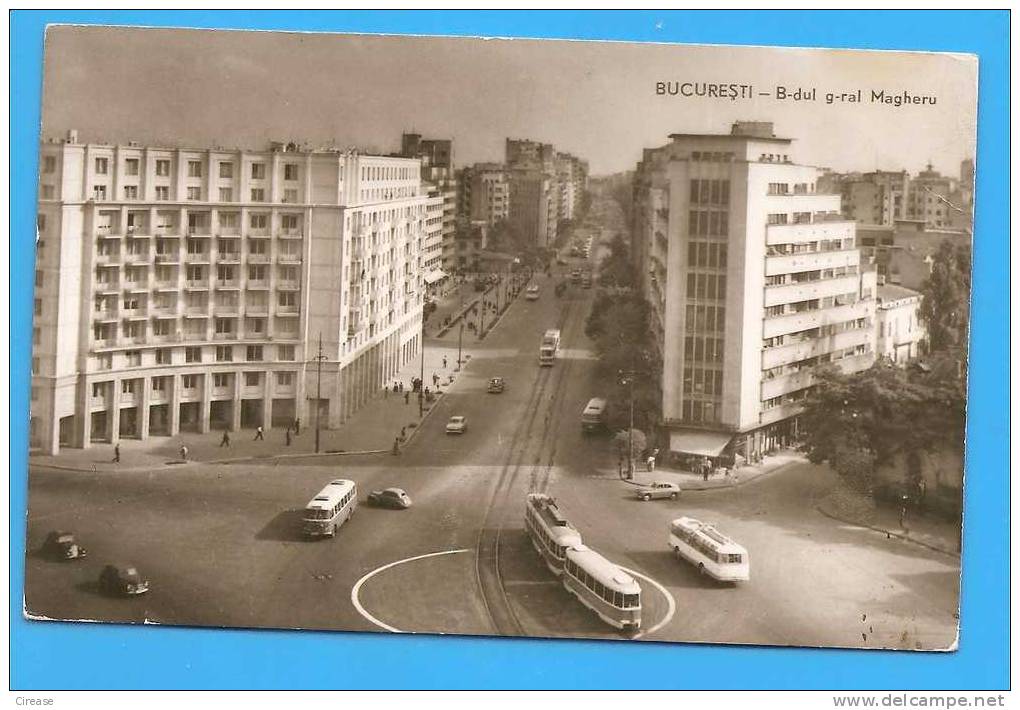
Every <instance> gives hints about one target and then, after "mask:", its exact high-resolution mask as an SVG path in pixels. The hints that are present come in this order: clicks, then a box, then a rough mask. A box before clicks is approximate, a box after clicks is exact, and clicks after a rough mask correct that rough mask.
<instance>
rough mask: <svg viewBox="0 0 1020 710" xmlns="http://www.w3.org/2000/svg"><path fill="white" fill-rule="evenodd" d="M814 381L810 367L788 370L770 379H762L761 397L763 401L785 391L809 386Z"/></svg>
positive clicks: (794, 390) (793, 390)
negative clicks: (794, 370) (795, 370)
mask: <svg viewBox="0 0 1020 710" xmlns="http://www.w3.org/2000/svg"><path fill="white" fill-rule="evenodd" d="M814 383H815V375H814V372H812V370H811V368H805V369H803V370H801V371H800V372H790V373H787V374H784V375H780V376H779V377H773V378H772V379H771V380H762V383H761V398H762V400H763V401H764V400H767V399H772V398H773V397H778V396H780V395H783V394H786V393H787V392H796V391H797V390H800V389H804V388H805V387H810V386H811V385H813V384H814Z"/></svg>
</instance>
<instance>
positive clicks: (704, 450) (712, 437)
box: [669, 429, 733, 458]
mask: <svg viewBox="0 0 1020 710" xmlns="http://www.w3.org/2000/svg"><path fill="white" fill-rule="evenodd" d="M732 438H733V435H732V434H728V433H726V432H716V431H697V430H695V429H674V430H673V431H671V432H669V450H670V451H675V452H677V453H681V454H693V455H695V456H710V457H713V458H714V457H716V456H719V455H720V454H722V452H723V449H725V448H726V445H727V444H728V443H730V439H732Z"/></svg>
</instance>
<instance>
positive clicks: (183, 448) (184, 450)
mask: <svg viewBox="0 0 1020 710" xmlns="http://www.w3.org/2000/svg"><path fill="white" fill-rule="evenodd" d="M187 460H188V447H187V446H185V445H184V444H181V461H187Z"/></svg>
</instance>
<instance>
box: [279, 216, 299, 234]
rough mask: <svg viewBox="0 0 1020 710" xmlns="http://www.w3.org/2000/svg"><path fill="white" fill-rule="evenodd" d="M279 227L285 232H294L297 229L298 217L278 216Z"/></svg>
mask: <svg viewBox="0 0 1020 710" xmlns="http://www.w3.org/2000/svg"><path fill="white" fill-rule="evenodd" d="M280 227H281V228H282V229H283V230H284V231H286V232H294V231H297V230H298V229H299V226H298V216H297V215H296V214H285V215H280Z"/></svg>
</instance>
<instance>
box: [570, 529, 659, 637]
mask: <svg viewBox="0 0 1020 710" xmlns="http://www.w3.org/2000/svg"><path fill="white" fill-rule="evenodd" d="M563 586H565V587H566V588H567V591H568V592H570V593H571V594H573V595H574V596H575V597H577V599H578V601H580V602H581V603H582V604H584V605H585V606H586V607H588V608H589V609H591V610H592V611H594V612H595V613H596V614H598V615H599V618H601V619H602V620H603V621H605V622H606V623H607V624H609V625H611V626H615V627H616V628H618V629H624V630H629V631H637V630H638V629H639V628H641V586H640V585H639V584H638V583H637V581H636V580H635V579H634V578H633V577H631V576H630V575H629V574H627V573H626V572H624V571H623V570H622V569H621V568H620V567H619V566H617V565H614V564H613V563H612V562H610V561H609V560H607V559H606V558H605V557H603V556H602V555H600V554H599V553H597V552H595V550H592V549H590V548H587V547H585V546H584V545H577V546H575V547H570V548H567V553H566V561H565V562H564V563H563Z"/></svg>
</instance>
